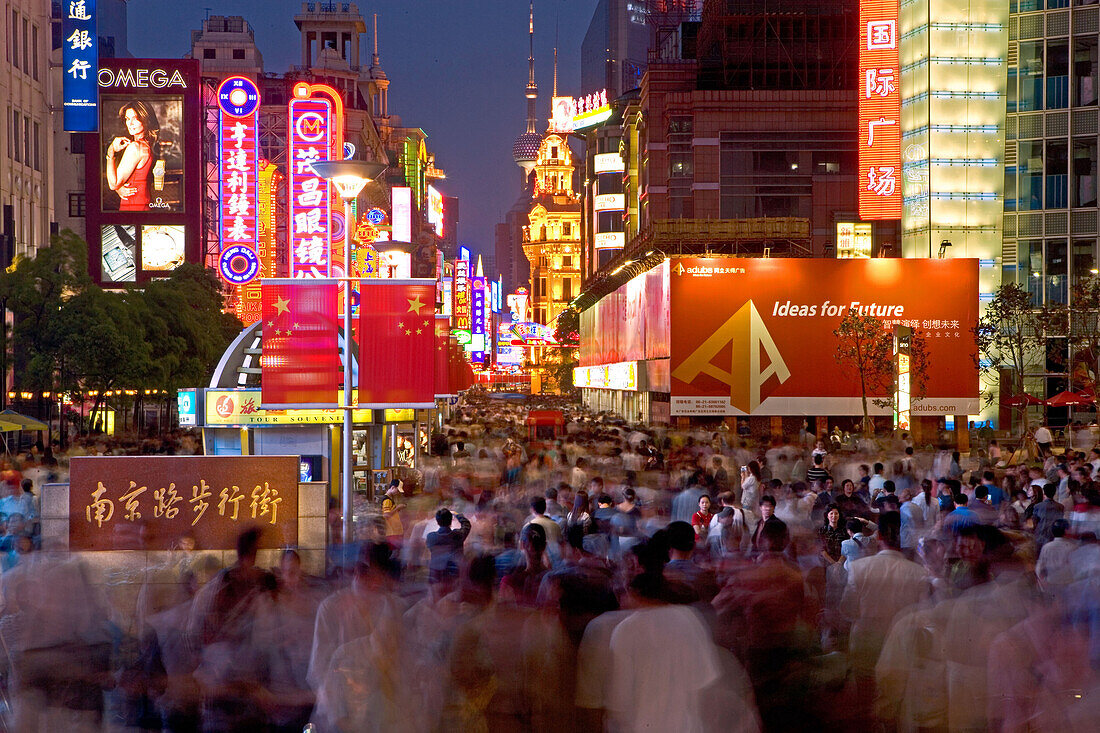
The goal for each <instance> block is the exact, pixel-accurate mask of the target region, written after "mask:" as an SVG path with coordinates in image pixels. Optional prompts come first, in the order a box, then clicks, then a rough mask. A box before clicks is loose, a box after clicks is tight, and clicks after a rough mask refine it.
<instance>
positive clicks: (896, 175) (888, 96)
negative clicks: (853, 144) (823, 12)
mask: <svg viewBox="0 0 1100 733" xmlns="http://www.w3.org/2000/svg"><path fill="white" fill-rule="evenodd" d="M898 15H899V6H898V0H861V2H860V4H859V218H860V219H863V220H865V221H872V220H879V219H900V218H901V210H902V166H901V67H900V62H899V56H898V40H899V34H898V27H899V23H898Z"/></svg>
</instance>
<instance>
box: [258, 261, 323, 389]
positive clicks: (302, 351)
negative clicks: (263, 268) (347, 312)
mask: <svg viewBox="0 0 1100 733" xmlns="http://www.w3.org/2000/svg"><path fill="white" fill-rule="evenodd" d="M260 288H261V298H260V300H261V303H262V307H261V314H262V315H263V322H262V324H261V328H262V329H263V353H262V355H261V356H260V370H261V374H260V386H261V400H262V403H263V406H264V407H265V408H267V409H293V408H304V407H334V406H336V404H337V391H338V390H339V388H340V368H341V365H340V346H339V342H338V340H337V338H338V333H339V332H340V327H341V326H340V323H341V322H340V318H339V315H338V313H337V306H336V304H337V288H338V283H337V281H336V280H332V279H327V278H318V279H306V278H264V279H263V280H262V281H261V285H260Z"/></svg>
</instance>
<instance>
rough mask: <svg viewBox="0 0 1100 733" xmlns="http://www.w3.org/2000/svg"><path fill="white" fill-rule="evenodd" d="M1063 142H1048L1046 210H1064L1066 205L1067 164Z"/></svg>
mask: <svg viewBox="0 0 1100 733" xmlns="http://www.w3.org/2000/svg"><path fill="white" fill-rule="evenodd" d="M1066 156H1067V147H1066V141H1065V140H1048V141H1047V156H1046V162H1045V169H1046V182H1047V184H1046V185H1047V190H1046V194H1047V204H1046V208H1048V209H1064V208H1066V206H1067V205H1068V198H1067V186H1068V178H1069V176H1068V175H1067V173H1068V162H1067V160H1066Z"/></svg>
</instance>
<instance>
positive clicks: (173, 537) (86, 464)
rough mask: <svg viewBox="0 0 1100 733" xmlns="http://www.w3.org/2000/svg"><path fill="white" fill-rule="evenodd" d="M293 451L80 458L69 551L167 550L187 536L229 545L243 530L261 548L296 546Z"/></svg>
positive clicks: (72, 479) (74, 469)
mask: <svg viewBox="0 0 1100 733" xmlns="http://www.w3.org/2000/svg"><path fill="white" fill-rule="evenodd" d="M298 464H299V459H298V456H117V457H115V456H77V457H74V458H73V459H72V461H71V463H70V470H69V549H70V550H72V551H87V550H169V549H172V548H174V547H176V546H177V545H178V543H179V541H180V539H182V538H183V537H185V536H190V537H193V538H194V541H195V545H196V546H197V547H199V548H200V549H202V550H230V549H232V548H233V547H235V544H236V539H237V536H238V535H239V534H240V533H241V531H243V530H244V529H247V528H248V527H257V528H259V529H260V530H261V533H262V534H261V538H260V547H261V548H270V549H274V548H279V547H286V546H293V545H297V544H298Z"/></svg>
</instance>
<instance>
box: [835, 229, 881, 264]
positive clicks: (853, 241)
mask: <svg viewBox="0 0 1100 733" xmlns="http://www.w3.org/2000/svg"><path fill="white" fill-rule="evenodd" d="M871 249H872V236H871V224H870V223H869V222H859V221H838V222H837V223H836V256H837V257H838V258H840V259H846V258H867V257H870V256H871Z"/></svg>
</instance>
